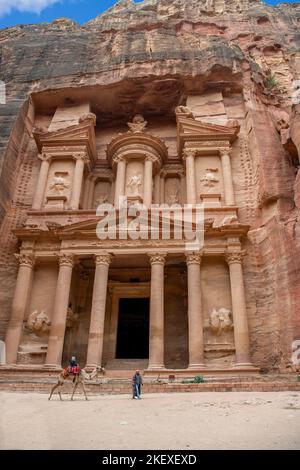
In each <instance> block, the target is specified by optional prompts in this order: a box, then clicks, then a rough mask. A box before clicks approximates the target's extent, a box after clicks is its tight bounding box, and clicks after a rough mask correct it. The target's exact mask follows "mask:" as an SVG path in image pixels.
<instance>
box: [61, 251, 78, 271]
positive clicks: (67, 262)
mask: <svg viewBox="0 0 300 470" xmlns="http://www.w3.org/2000/svg"><path fill="white" fill-rule="evenodd" d="M57 256H58V262H59V266H69V267H70V268H73V266H74V264H75V260H74V255H73V254H69V253H59V254H58V255H57Z"/></svg>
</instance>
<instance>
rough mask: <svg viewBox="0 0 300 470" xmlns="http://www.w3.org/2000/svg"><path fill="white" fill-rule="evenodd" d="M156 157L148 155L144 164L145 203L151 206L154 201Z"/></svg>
mask: <svg viewBox="0 0 300 470" xmlns="http://www.w3.org/2000/svg"><path fill="white" fill-rule="evenodd" d="M154 161H155V158H153V157H146V159H145V164H144V201H143V202H144V204H145V206H146V207H148V208H150V206H151V203H152V175H153V162H154Z"/></svg>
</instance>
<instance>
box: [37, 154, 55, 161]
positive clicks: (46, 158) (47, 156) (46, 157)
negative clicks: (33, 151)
mask: <svg viewBox="0 0 300 470" xmlns="http://www.w3.org/2000/svg"><path fill="white" fill-rule="evenodd" d="M38 159H39V160H41V161H42V162H49V163H50V160H51V159H52V155H51V153H46V152H43V153H39V154H38Z"/></svg>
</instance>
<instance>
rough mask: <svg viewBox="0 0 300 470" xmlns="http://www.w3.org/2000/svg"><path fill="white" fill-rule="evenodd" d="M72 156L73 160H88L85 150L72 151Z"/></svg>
mask: <svg viewBox="0 0 300 470" xmlns="http://www.w3.org/2000/svg"><path fill="white" fill-rule="evenodd" d="M73 158H74V160H83V161H84V163H87V162H88V158H87V154H86V152H74V153H73Z"/></svg>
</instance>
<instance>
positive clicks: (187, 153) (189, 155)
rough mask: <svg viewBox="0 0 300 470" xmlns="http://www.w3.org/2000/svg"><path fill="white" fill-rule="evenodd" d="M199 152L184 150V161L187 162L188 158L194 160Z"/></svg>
mask: <svg viewBox="0 0 300 470" xmlns="http://www.w3.org/2000/svg"><path fill="white" fill-rule="evenodd" d="M196 153H197V150H194V149H184V151H183V156H182V159H183V160H186V159H187V158H194V157H195V156H196Z"/></svg>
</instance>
